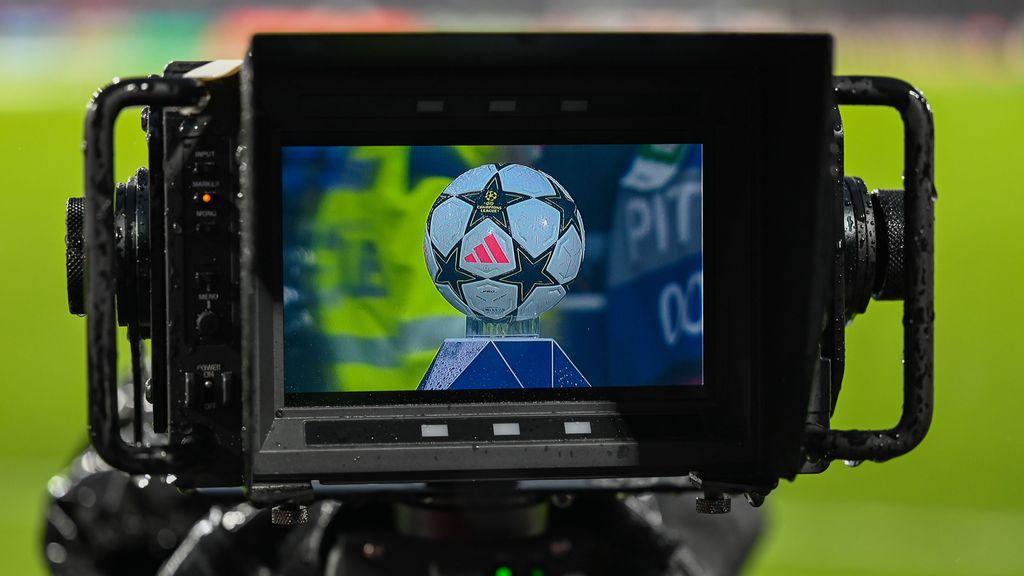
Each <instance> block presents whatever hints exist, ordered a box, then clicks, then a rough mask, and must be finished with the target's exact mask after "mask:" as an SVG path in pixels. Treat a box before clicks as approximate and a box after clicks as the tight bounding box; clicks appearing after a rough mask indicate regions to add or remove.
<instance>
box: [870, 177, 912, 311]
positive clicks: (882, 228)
mask: <svg viewBox="0 0 1024 576" xmlns="http://www.w3.org/2000/svg"><path fill="white" fill-rule="evenodd" d="M871 199H872V202H873V203H874V205H875V222H876V223H877V224H876V225H877V226H878V278H877V280H876V284H875V294H874V296H875V300H902V299H903V298H904V296H905V294H904V292H905V291H906V290H905V289H906V286H905V283H906V279H905V278H906V274H905V272H904V270H905V262H904V260H903V243H904V241H905V240H904V233H905V229H906V221H905V218H904V216H903V212H904V206H903V190H879V191H877V192H875V193H874V194H872V195H871Z"/></svg>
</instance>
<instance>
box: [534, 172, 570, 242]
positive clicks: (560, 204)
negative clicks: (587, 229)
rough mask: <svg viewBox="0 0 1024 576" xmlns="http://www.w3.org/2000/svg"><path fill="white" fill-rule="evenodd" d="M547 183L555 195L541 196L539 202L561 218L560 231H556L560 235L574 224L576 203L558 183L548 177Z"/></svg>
mask: <svg viewBox="0 0 1024 576" xmlns="http://www.w3.org/2000/svg"><path fill="white" fill-rule="evenodd" d="M548 182H550V183H551V188H552V189H553V190H554V191H555V194H554V195H553V196H543V197H541V198H540V200H541V201H543V202H544V203H545V204H547V205H548V206H551V207H552V208H554V209H556V210H558V213H559V214H560V215H561V216H562V217H561V218H560V220H561V222H562V229H561V230H559V231H558V233H559V234H562V233H564V232H565V231H566V230H568V229H569V226H571V225H572V224H573V223H575V222H576V203H575V202H573V200H572V198H570V197H569V195H568V194H566V193H565V190H564V189H563V188H562V187H561V185H559V184H558V182H555V181H554V180H552V179H551V178H550V177H549V178H548ZM577 228H579V226H577Z"/></svg>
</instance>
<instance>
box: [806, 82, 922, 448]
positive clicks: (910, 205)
mask: <svg viewBox="0 0 1024 576" xmlns="http://www.w3.org/2000/svg"><path fill="white" fill-rule="evenodd" d="M833 86H834V90H835V96H836V103H837V104H839V105H866V106H888V107H890V108H894V109H895V110H897V111H898V112H899V113H900V118H901V119H902V121H903V140H904V142H903V149H904V152H903V154H904V158H903V162H904V167H903V180H904V190H905V191H904V202H905V210H906V211H905V215H906V230H907V232H906V234H907V236H906V239H905V241H904V244H903V256H904V259H905V262H906V269H905V270H906V272H905V276H904V281H905V288H904V296H903V409H902V412H901V415H900V420H899V423H897V424H896V427H895V428H891V429H889V430H827V429H820V428H819V429H809V430H808V447H809V448H810V450H811V451H812V452H814V453H816V454H817V455H819V456H820V457H824V458H827V459H843V460H851V461H861V460H873V461H875V462H884V461H886V460H889V459H891V458H895V457H897V456H901V455H903V454H906V453H907V452H909V451H910V450H912V449H913V448H914V447H915V446H917V445H918V444H919V443H920V442H921V440H923V439H924V437H925V435H926V434H927V433H928V427H929V426H930V425H931V421H932V407H933V395H934V370H933V365H934V350H933V349H934V346H933V344H934V331H933V324H934V321H935V307H934V292H935V287H934V282H933V278H934V271H935V263H934V261H935V254H934V225H935V200H936V199H937V195H936V192H935V183H934V169H935V162H934V159H935V128H934V125H933V123H932V112H931V107H930V106H929V105H928V102H927V100H925V97H924V95H923V94H921V92H919V91H918V90H917V89H916V88H914V87H913V86H911V85H910V84H908V83H906V82H904V81H902V80H898V79H895V78H882V77H869V76H837V77H836V78H834V80H833Z"/></svg>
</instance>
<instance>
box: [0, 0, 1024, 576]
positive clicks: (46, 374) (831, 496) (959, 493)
mask: <svg viewBox="0 0 1024 576" xmlns="http://www.w3.org/2000/svg"><path fill="white" fill-rule="evenodd" d="M72 4H74V3H72ZM661 10H662V11H661V12H653V13H652V14H654V16H652V17H651V18H654V17H655V16H657V15H658V14H662V16H657V20H656V21H657V24H654V25H652V24H651V21H652V20H651V19H648V18H645V17H644V16H643V13H642V12H641V13H639V14H640V15H638V13H636V12H634V11H629V10H623V11H620V12H615V11H611V12H607V11H606V12H601V13H599V14H596V15H595V16H594V17H593V18H592V19H587V18H583V17H581V16H580V15H579V14H576V13H573V14H572V15H571V16H572V17H571V18H570V17H568V16H566V15H565V14H564V13H559V12H557V11H555V12H553V13H552V12H550V11H549V12H547V13H545V14H541V15H538V14H519V15H518V16H517V17H515V18H511V19H510V18H507V17H503V18H497V17H493V16H492V17H488V16H487V15H486V14H485V15H478V16H474V17H463V16H464V15H458V14H455V15H453V14H451V13H450V12H444V11H438V12H436V13H430V12H426V11H420V12H415V11H399V10H364V9H358V10H354V11H349V12H345V11H342V10H333V11H328V10H326V9H322V10H321V11H319V12H316V11H312V12H311V11H309V10H306V11H301V10H277V9H275V10H272V11H270V12H267V11H260V10H239V9H235V10H229V11H222V12H217V13H213V12H209V11H204V10H196V11H184V10H177V11H162V12H161V11H153V10H148V11H124V10H121V11H114V10H111V11H107V12H99V11H96V10H92V9H85V8H75V7H73V6H72V7H68V6H59V7H57V8H52V9H42V8H0V191H2V193H3V194H4V200H5V201H4V202H3V204H2V205H0V206H2V207H0V278H2V279H3V280H2V281H0V358H2V359H3V365H2V366H3V376H2V377H0V381H2V382H3V383H4V385H5V386H4V397H3V401H2V402H0V498H2V501H3V502H4V503H5V504H6V506H5V510H4V512H3V514H0V557H2V558H3V563H2V566H3V568H2V569H0V572H2V573H4V574H17V575H23V574H24V575H32V574H41V573H43V572H44V565H43V563H42V554H41V546H40V541H41V530H42V525H43V521H44V516H43V512H44V507H43V506H44V503H45V501H46V484H47V480H48V478H49V477H50V476H51V475H52V474H54V473H55V472H57V471H58V470H60V468H61V467H62V466H63V465H64V464H65V463H66V462H67V461H68V460H69V459H70V458H71V457H72V456H73V455H74V454H76V453H77V452H78V451H79V450H80V449H81V448H82V447H83V443H84V440H85V415H86V407H85V385H84V377H85V336H84V321H83V320H82V319H80V318H75V317H72V316H69V315H68V314H67V308H66V303H65V302H66V301H65V291H64V290H65V283H64V255H63V249H64V247H63V234H64V232H63V210H64V202H65V199H66V198H67V197H69V196H78V195H80V194H81V183H82V176H81V170H82V161H81V131H82V121H83V115H84V111H85V104H86V102H87V101H88V98H89V95H90V93H91V92H92V90H94V89H95V88H96V87H98V86H100V85H101V84H103V83H105V82H106V81H108V80H109V79H110V78H111V77H113V76H115V75H134V74H146V73H151V72H157V71H159V70H160V69H161V67H162V66H163V64H164V63H165V62H166V61H169V60H171V59H182V60H184V59H197V58H213V57H239V56H240V55H241V53H242V50H243V46H244V44H243V39H244V37H245V36H246V35H247V34H248V32H249V31H252V30H255V29H260V28H266V27H270V26H274V27H282V26H283V27H288V24H287V22H289V21H300V22H306V23H307V24H304V25H301V26H304V27H306V28H308V27H309V24H308V23H309V22H315V23H317V25H318V26H320V27H324V28H334V29H351V28H356V29H379V28H401V29H407V28H419V27H424V28H460V29H465V28H491V29H493V28H506V27H515V28H530V27H533V26H534V24H533V23H535V22H540V23H541V25H543V26H545V27H548V28H551V27H555V28H634V29H636V28H640V29H648V28H659V29H664V28H670V29H707V28H712V29H714V28H720V27H728V28H737V27H738V28H742V29H770V30H791V29H812V30H831V31H835V32H836V33H837V54H836V59H837V72H838V73H858V74H884V75H895V76H901V77H904V78H906V79H908V80H910V81H912V82H913V83H915V84H916V85H917V86H918V87H920V88H921V89H922V90H923V91H924V92H925V94H926V95H927V97H928V99H929V101H930V102H931V104H932V107H933V109H934V112H935V119H936V122H935V123H936V142H937V158H936V183H937V187H938V191H939V203H938V208H937V218H938V225H937V227H936V234H937V239H936V259H937V262H936V282H937V288H936V299H937V302H936V311H937V312H936V314H937V319H936V346H935V360H936V368H935V373H936V412H935V420H934V424H933V426H932V429H931V433H930V434H929V436H928V438H927V440H926V441H925V442H924V443H923V444H922V445H921V446H920V448H918V449H917V450H915V451H914V452H912V453H911V454H909V455H907V456H905V457H903V458H900V459H897V460H895V461H892V462H889V463H887V464H885V465H876V464H870V463H869V464H865V465H863V466H861V467H859V468H856V469H847V468H845V467H843V466H842V465H836V466H833V468H832V469H830V470H828V471H827V472H826V473H824V474H821V475H819V476H804V477H800V478H798V479H797V480H796V481H795V482H793V483H788V482H785V483H783V485H782V486H780V488H779V489H778V490H777V492H776V493H774V494H773V495H772V496H771V497H770V498H769V501H768V504H767V513H768V529H767V532H766V534H765V537H764V538H763V540H762V544H761V546H760V548H759V549H758V551H757V553H756V554H755V556H754V558H753V559H752V560H751V563H750V564H749V570H748V571H749V573H751V574H757V575H769V574H771V575H775V574H778V575H793V574H797V575H800V574H815V575H836V576H838V575H852V574H871V575H881V574H928V575H952V574H964V575H968V574H969V575H982V576H985V575H1016V574H1024V555H1022V554H1020V551H1019V547H1020V544H1021V543H1022V542H1024V495H1022V491H1021V490H1019V489H1018V484H1019V482H1020V481H1021V480H1022V479H1024V459H1022V458H1021V448H1022V443H1021V441H1020V440H1019V439H1018V434H1019V430H1020V427H1019V425H1018V423H1019V422H1020V419H1021V418H1024V416H1022V414H1020V410H1021V408H1022V404H1021V403H1022V401H1024V388H1022V389H1017V388H1014V386H1015V384H1014V382H1018V383H1019V382H1020V381H1021V378H1020V375H1019V373H1018V370H1017V365H1016V364H1015V362H1016V360H1017V359H1018V355H1019V354H1022V353H1024V338H1022V337H1021V336H1020V335H1019V330H1020V329H1021V326H1022V325H1024V313H1022V312H1021V309H1020V307H1019V306H1018V302H1017V301H1018V300H1019V299H1021V297H1022V296H1024V289H1022V287H1021V286H1022V283H1024V258H1022V256H1021V250H1020V248H1019V244H1018V240H1017V237H1016V234H1017V232H1015V231H1017V230H1019V229H1017V226H1019V219H1020V216H1019V214H1020V213H1021V211H1022V210H1024V186H1022V185H1021V179H1020V178H1019V177H1018V176H1017V175H1016V174H1015V169H1016V168H1017V167H1018V166H1019V165H1020V163H1021V161H1022V155H1024V147H1022V146H1021V133H1022V131H1024V26H1022V25H1021V20H1020V18H1016V19H1014V18H1013V17H1008V16H1006V15H1005V14H1004V13H996V14H992V13H979V14H954V15H952V16H949V17H946V18H934V17H932V16H914V15H910V16H906V15H901V16H898V17H895V16H894V17H887V18H859V19H856V20H853V21H851V19H849V18H845V17H844V16H843V14H841V13H840V14H832V15H829V14H824V15H817V16H815V17H814V18H813V19H811V18H803V17H800V16H799V15H796V14H794V11H793V10H789V11H787V10H782V11H780V12H778V13H776V12H767V13H765V12H763V11H755V12H744V11H741V12H737V14H736V17H735V18H731V17H730V14H729V13H722V12H715V13H714V14H713V15H712V16H708V15H707V14H706V13H703V12H699V13H688V12H686V11H677V12H672V13H671V14H672V15H673V17H672V18H667V17H665V16H664V15H663V14H666V12H664V9H661ZM289 19H291V20H289ZM236 24H237V25H236ZM844 117H845V120H846V125H847V127H846V129H847V172H848V173H849V174H856V175H859V176H861V177H863V178H864V179H865V180H866V181H867V182H868V184H869V186H870V187H898V186H899V185H900V170H901V162H902V144H901V137H900V132H899V122H898V118H897V117H896V116H895V114H894V113H890V112H884V111H877V110H848V111H846V113H845V114H844ZM141 145H142V137H141V132H140V131H139V129H138V122H137V115H135V116H132V115H126V116H125V117H124V118H123V120H122V122H120V126H119V140H118V146H119V158H118V165H117V172H118V177H119V178H120V179H125V178H127V177H128V175H129V174H130V173H131V172H132V171H133V170H134V168H135V167H136V166H138V165H141V164H142V163H143V162H144V153H143V150H142V146H141ZM848 354H849V362H848V369H847V376H846V381H845V383H844V387H843V394H842V397H841V398H840V404H839V409H838V413H837V418H836V425H837V426H841V427H853V426H857V427H869V426H891V425H892V424H893V423H894V422H895V420H896V418H897V416H898V412H899V405H900V399H901V394H900V390H899V385H900V374H901V372H900V357H901V332H900V308H899V306H898V305H894V304H890V303H872V304H871V306H870V307H869V309H868V313H867V314H866V315H864V316H861V317H859V318H858V319H857V320H856V322H855V323H854V324H853V325H852V326H851V327H850V329H849V331H848ZM1017 385H1018V386H1019V385H1020V384H1017Z"/></svg>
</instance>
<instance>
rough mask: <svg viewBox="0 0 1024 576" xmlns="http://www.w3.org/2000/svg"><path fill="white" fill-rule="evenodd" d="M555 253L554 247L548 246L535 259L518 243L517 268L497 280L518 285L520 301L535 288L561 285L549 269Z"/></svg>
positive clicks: (523, 300) (524, 299)
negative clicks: (549, 263)
mask: <svg viewBox="0 0 1024 576" xmlns="http://www.w3.org/2000/svg"><path fill="white" fill-rule="evenodd" d="M554 253H555V251H554V248H548V249H547V250H545V251H544V252H542V253H541V254H540V255H539V256H537V258H536V259H534V258H530V254H529V253H528V252H527V251H526V250H523V248H522V246H518V245H517V246H516V254H517V258H516V262H517V264H516V269H515V270H513V271H511V272H507V273H505V274H502V275H501V276H498V277H497V278H495V280H498V281H501V282H508V283H510V284H515V285H516V286H518V287H519V302H525V301H526V299H527V298H528V297H529V296H530V294H533V291H534V290H535V289H537V288H540V287H542V286H558V285H559V282H558V280H556V279H555V277H554V276H552V275H551V274H549V273H548V271H547V267H548V262H550V261H551V256H552V255H553V254H554Z"/></svg>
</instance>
